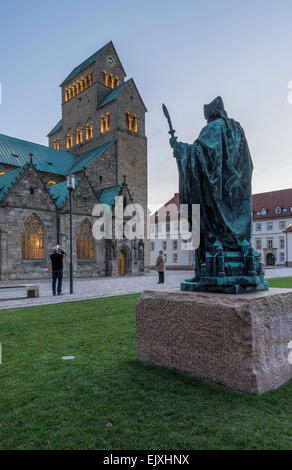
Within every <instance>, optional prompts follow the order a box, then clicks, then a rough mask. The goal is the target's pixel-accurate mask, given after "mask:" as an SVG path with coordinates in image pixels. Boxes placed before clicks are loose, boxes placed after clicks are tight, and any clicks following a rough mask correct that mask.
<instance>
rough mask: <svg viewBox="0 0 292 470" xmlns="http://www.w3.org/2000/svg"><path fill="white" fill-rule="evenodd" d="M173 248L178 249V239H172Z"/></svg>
mask: <svg viewBox="0 0 292 470" xmlns="http://www.w3.org/2000/svg"><path fill="white" fill-rule="evenodd" d="M172 249H173V250H177V240H173V241H172Z"/></svg>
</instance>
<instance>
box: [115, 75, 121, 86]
mask: <svg viewBox="0 0 292 470" xmlns="http://www.w3.org/2000/svg"><path fill="white" fill-rule="evenodd" d="M118 86H120V79H119V77H115V88H118Z"/></svg>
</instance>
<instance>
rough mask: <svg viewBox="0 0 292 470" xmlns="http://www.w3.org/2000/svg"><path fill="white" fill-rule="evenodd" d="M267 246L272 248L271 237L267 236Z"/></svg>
mask: <svg viewBox="0 0 292 470" xmlns="http://www.w3.org/2000/svg"><path fill="white" fill-rule="evenodd" d="M267 248H269V249H271V248H273V239H272V238H269V239H268V240H267Z"/></svg>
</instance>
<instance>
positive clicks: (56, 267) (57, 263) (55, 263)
mask: <svg viewBox="0 0 292 470" xmlns="http://www.w3.org/2000/svg"><path fill="white" fill-rule="evenodd" d="M65 257H66V253H65V251H63V250H62V248H61V247H60V245H57V246H56V247H55V248H54V252H53V254H52V255H51V256H50V258H51V262H52V289H53V295H56V284H57V280H58V286H57V293H58V295H63V294H62V280H63V261H64V258H65Z"/></svg>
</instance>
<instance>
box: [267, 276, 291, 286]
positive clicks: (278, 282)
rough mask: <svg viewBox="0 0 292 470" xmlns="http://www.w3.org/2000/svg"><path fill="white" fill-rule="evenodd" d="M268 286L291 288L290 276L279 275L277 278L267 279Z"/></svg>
mask: <svg viewBox="0 0 292 470" xmlns="http://www.w3.org/2000/svg"><path fill="white" fill-rule="evenodd" d="M268 281H269V285H270V287H286V288H292V277H279V278H277V279H268Z"/></svg>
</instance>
